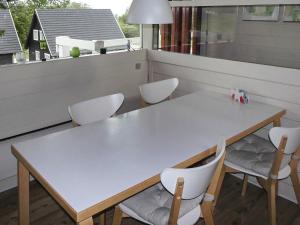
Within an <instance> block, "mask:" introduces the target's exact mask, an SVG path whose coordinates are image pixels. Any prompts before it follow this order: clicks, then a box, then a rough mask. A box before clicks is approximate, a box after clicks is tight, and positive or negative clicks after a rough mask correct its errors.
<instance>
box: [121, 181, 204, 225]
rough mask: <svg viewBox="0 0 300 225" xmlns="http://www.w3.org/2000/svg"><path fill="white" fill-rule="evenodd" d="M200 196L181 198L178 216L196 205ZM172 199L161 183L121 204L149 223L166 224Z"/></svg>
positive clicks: (199, 200) (200, 198)
mask: <svg viewBox="0 0 300 225" xmlns="http://www.w3.org/2000/svg"><path fill="white" fill-rule="evenodd" d="M202 198H203V197H202V196H199V197H198V198H195V199H192V200H182V202H181V206H180V213H179V218H180V217H182V216H184V215H185V214H187V213H188V212H190V211H191V210H192V209H194V208H196V207H198V206H199V204H200V202H201V200H202ZM172 201H173V195H171V194H170V193H169V192H168V191H167V190H165V189H164V188H163V187H162V185H161V184H158V185H155V186H153V187H151V188H148V189H146V190H145V191H143V192H141V193H139V194H137V195H135V196H133V197H131V198H129V199H127V200H126V201H124V202H122V204H123V205H125V206H126V207H128V208H129V209H131V210H132V211H134V212H135V213H136V214H137V215H138V216H139V217H141V218H143V219H144V220H145V221H148V222H149V223H151V224H155V225H167V224H168V221H169V216H170V209H171V206H172Z"/></svg>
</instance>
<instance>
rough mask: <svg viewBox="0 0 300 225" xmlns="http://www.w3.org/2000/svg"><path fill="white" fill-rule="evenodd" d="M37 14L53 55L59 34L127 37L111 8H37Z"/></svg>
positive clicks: (89, 38)
mask: <svg viewBox="0 0 300 225" xmlns="http://www.w3.org/2000/svg"><path fill="white" fill-rule="evenodd" d="M35 16H36V19H37V20H39V22H40V24H41V27H42V30H43V32H44V36H45V39H46V41H47V43H48V47H49V50H50V53H51V54H52V55H53V54H54V53H55V52H56V44H55V40H56V39H55V38H56V37H58V36H69V37H70V38H74V39H81V40H108V39H120V38H124V37H125V36H124V34H123V32H122V31H121V29H120V27H119V24H118V23H117V21H116V19H115V17H114V15H113V14H112V12H111V10H110V9H37V10H36V11H35ZM32 26H33V24H32ZM31 29H33V27H32V28H31ZM31 31H32V30H31ZM31 33H32V32H31ZM29 37H30V35H29ZM28 42H29V40H27V43H28Z"/></svg>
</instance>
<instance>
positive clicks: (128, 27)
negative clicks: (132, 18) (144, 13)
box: [117, 9, 140, 38]
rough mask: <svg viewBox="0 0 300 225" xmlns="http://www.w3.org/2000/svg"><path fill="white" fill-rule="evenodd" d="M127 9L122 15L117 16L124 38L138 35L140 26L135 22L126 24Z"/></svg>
mask: <svg viewBox="0 0 300 225" xmlns="http://www.w3.org/2000/svg"><path fill="white" fill-rule="evenodd" d="M127 17H128V9H127V10H126V12H125V13H124V14H123V15H122V16H117V20H118V22H119V24H120V27H121V29H122V31H123V33H124V35H125V37H126V38H133V37H139V36H140V26H139V25H137V24H128V23H127Z"/></svg>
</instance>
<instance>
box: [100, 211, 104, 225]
mask: <svg viewBox="0 0 300 225" xmlns="http://www.w3.org/2000/svg"><path fill="white" fill-rule="evenodd" d="M100 225H105V212H103V213H101V214H100Z"/></svg>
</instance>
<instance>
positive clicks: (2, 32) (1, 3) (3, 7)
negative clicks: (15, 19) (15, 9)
mask: <svg viewBox="0 0 300 225" xmlns="http://www.w3.org/2000/svg"><path fill="white" fill-rule="evenodd" d="M0 9H6V4H5V3H4V2H3V1H2V0H0ZM4 34H5V30H1V29H0V37H2V36H3V35H4Z"/></svg>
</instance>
